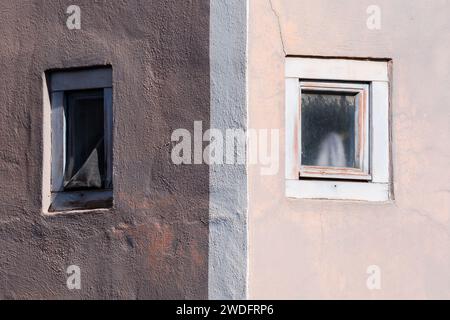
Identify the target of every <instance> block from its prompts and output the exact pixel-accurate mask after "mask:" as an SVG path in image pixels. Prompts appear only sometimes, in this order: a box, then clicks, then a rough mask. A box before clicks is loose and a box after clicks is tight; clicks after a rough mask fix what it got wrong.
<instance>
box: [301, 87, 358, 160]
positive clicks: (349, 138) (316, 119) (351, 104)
mask: <svg viewBox="0 0 450 320" xmlns="http://www.w3.org/2000/svg"><path fill="white" fill-rule="evenodd" d="M301 96H302V106H301V117H302V119H301V122H302V125H301V128H302V132H301V134H302V142H301V143H302V148H301V149H302V154H301V161H302V165H306V166H323V167H347V168H357V167H358V163H359V161H358V159H356V152H355V148H356V145H357V141H356V138H355V137H356V136H357V132H356V130H357V128H356V126H355V120H356V119H358V116H357V112H358V108H357V95H356V94H354V93H345V92H342V93H341V92H339V93H336V92H323V91H321V92H319V91H307V90H305V91H302V95H301Z"/></svg>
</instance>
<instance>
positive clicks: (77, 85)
mask: <svg viewBox="0 0 450 320" xmlns="http://www.w3.org/2000/svg"><path fill="white" fill-rule="evenodd" d="M49 77H50V81H49V84H50V88H49V89H50V90H49V95H50V96H49V99H50V109H51V112H50V114H51V178H50V192H51V197H50V206H49V208H48V209H47V211H48V212H50V213H54V212H60V211H61V212H64V211H71V210H92V209H106V208H110V207H112V199H113V191H112V166H113V157H112V139H113V137H112V122H113V105H112V69H111V68H92V69H83V70H76V71H62V72H52V73H50V74H49ZM91 89H102V90H103V101H104V117H105V118H104V120H105V121H104V132H105V136H104V138H105V142H104V143H105V163H106V183H105V184H106V185H109V186H111V188H108V189H99V190H82V191H65V190H64V173H65V162H66V159H65V158H66V128H65V124H66V118H65V117H66V115H65V110H66V99H65V92H68V91H76V90H91ZM44 210H46V208H44Z"/></svg>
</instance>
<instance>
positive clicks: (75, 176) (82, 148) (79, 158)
mask: <svg viewBox="0 0 450 320" xmlns="http://www.w3.org/2000/svg"><path fill="white" fill-rule="evenodd" d="M105 174H106V163H105V143H104V103H103V90H84V91H71V92H66V171H65V181H64V189H65V190H82V189H100V188H103V187H104V183H105Z"/></svg>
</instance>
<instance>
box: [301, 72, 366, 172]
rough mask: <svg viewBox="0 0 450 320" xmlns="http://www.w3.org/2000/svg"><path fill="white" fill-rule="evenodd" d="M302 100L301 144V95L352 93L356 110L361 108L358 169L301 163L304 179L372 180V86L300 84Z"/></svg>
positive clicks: (357, 148)
mask: <svg viewBox="0 0 450 320" xmlns="http://www.w3.org/2000/svg"><path fill="white" fill-rule="evenodd" d="M299 85H300V97H299V103H300V106H299V113H300V115H299V118H300V126H299V128H300V132H299V136H300V141H301V127H302V116H301V112H302V105H301V104H302V97H301V95H302V92H303V91H312V92H316V93H320V92H336V93H352V94H355V96H356V104H357V106H356V108H357V109H358V118H357V125H356V126H355V128H357V130H355V134H356V139H355V141H356V148H355V149H356V150H355V156H356V155H357V156H358V160H359V163H358V167H357V168H338V167H322V166H311V165H304V164H302V163H300V177H301V178H324V179H333V178H334V179H350V180H371V178H372V177H371V174H370V172H369V134H368V131H369V130H368V128H369V105H370V104H369V100H370V99H369V85H368V84H364V83H348V82H322V81H320V82H319V81H315V82H314V81H310V80H307V81H300V84H299ZM302 151H303V150H302V144H301V143H299V161H300V162H301V161H302V157H301V155H302Z"/></svg>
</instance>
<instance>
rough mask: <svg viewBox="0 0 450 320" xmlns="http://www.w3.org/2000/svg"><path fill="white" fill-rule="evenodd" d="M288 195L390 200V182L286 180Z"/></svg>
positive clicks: (302, 197)
mask: <svg viewBox="0 0 450 320" xmlns="http://www.w3.org/2000/svg"><path fill="white" fill-rule="evenodd" d="M286 197H288V198H298V199H330V200H358V201H374V202H380V201H388V200H389V183H371V182H350V181H326V180H286Z"/></svg>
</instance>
